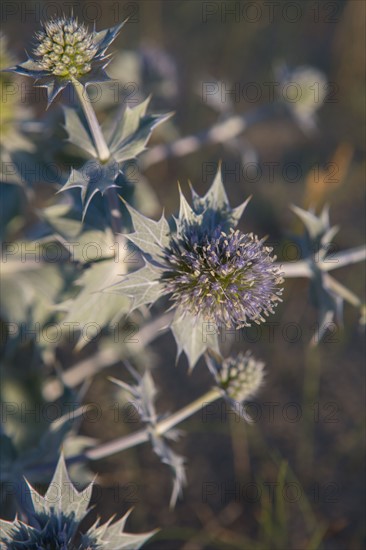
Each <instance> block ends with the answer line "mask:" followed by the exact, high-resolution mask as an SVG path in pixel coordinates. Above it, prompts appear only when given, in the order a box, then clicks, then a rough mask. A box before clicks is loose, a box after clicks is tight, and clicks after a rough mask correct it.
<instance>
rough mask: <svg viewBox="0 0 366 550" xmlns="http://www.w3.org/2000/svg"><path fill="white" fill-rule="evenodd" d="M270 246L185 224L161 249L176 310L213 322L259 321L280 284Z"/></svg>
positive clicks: (236, 234)
mask: <svg viewBox="0 0 366 550" xmlns="http://www.w3.org/2000/svg"><path fill="white" fill-rule="evenodd" d="M271 252H272V248H270V247H267V246H265V245H264V243H263V241H261V240H259V239H258V237H256V236H255V235H253V234H252V233H250V234H246V233H242V232H240V231H239V230H234V229H233V228H231V229H229V230H227V231H223V230H222V229H221V228H220V227H217V228H216V229H215V230H213V231H212V232H207V233H205V232H203V231H202V227H199V226H196V225H191V226H190V225H187V226H186V229H185V230H184V231H183V232H180V235H179V236H176V237H172V239H171V242H170V246H169V247H168V248H167V249H165V250H164V263H165V265H166V266H167V267H168V269H167V270H166V271H165V272H164V275H163V280H164V282H165V285H166V286H165V288H166V291H167V292H169V293H171V300H172V301H173V302H174V304H175V306H176V307H177V308H178V309H179V310H180V312H181V313H183V314H184V313H185V312H189V313H190V314H192V315H194V316H197V315H200V316H202V317H203V318H204V319H205V320H207V321H211V322H214V323H215V324H216V325H218V326H226V327H235V328H240V327H243V326H249V325H250V324H251V323H253V322H255V323H258V324H259V323H261V322H263V321H265V318H266V317H267V316H268V315H269V314H270V313H273V312H274V308H275V306H276V305H277V303H278V302H279V301H280V296H281V293H282V289H281V288H280V286H279V285H281V283H282V282H283V279H282V277H281V274H280V271H279V268H278V267H277V266H276V265H275V264H274V260H275V259H276V258H275V256H273V255H271Z"/></svg>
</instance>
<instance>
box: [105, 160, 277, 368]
mask: <svg viewBox="0 0 366 550" xmlns="http://www.w3.org/2000/svg"><path fill="white" fill-rule="evenodd" d="M192 202H193V206H192V207H190V206H189V204H188V202H187V201H186V199H185V197H184V196H183V194H182V192H181V191H180V209H179V215H178V217H177V218H175V219H174V222H175V229H174V230H173V231H171V230H170V228H169V224H168V222H167V220H166V219H165V217H164V215H163V216H162V217H161V218H160V220H159V221H158V222H155V221H153V220H150V219H148V218H145V217H144V216H142V215H141V214H139V213H138V212H137V211H136V210H134V209H133V208H131V207H130V206H128V205H126V206H127V208H128V211H129V213H130V215H131V218H132V223H133V225H134V228H135V232H134V233H132V234H130V235H128V239H129V240H130V241H131V242H132V243H133V244H135V245H136V246H137V247H138V248H139V249H140V250H141V252H142V254H143V255H144V260H145V265H144V266H143V267H142V268H141V269H139V270H138V271H136V272H134V273H131V274H129V275H127V276H126V277H124V278H123V280H122V281H121V282H119V283H117V284H116V285H114V286H113V287H112V288H111V291H114V292H117V293H122V294H124V295H126V294H127V295H129V296H131V299H132V305H131V307H132V308H137V307H141V306H142V305H150V304H152V303H154V302H155V301H156V300H158V299H159V298H160V297H161V296H164V295H168V296H169V300H170V303H171V307H172V308H173V309H174V318H173V321H172V324H171V328H172V331H173V334H174V337H175V339H176V342H177V345H178V355H180V353H181V352H182V351H184V352H185V354H186V355H187V358H188V361H189V364H190V367H191V368H192V367H194V365H195V364H196V362H197V360H198V359H199V357H200V356H201V355H202V354H203V353H204V352H205V351H206V350H207V349H208V348H211V349H214V350H216V351H218V341H217V330H214V331H212V330H207V329H208V327H209V326H211V327H212V325H213V326H214V327H215V328H216V329H218V328H222V327H223V328H235V329H240V328H242V327H245V326H250V324H251V323H257V324H260V323H262V322H264V321H265V319H266V317H268V315H269V314H271V313H274V308H275V306H276V305H277V303H278V302H279V301H280V299H281V298H280V296H281V293H282V287H281V284H282V283H283V278H282V276H281V271H280V268H279V267H278V266H277V265H275V264H274V261H275V259H276V258H275V256H273V255H272V248H270V247H267V246H266V245H265V243H264V241H263V240H260V239H258V237H257V236H255V235H253V234H252V233H249V234H247V233H242V232H240V231H239V230H238V229H236V226H237V223H238V221H239V219H240V217H241V215H242V213H243V212H244V210H245V208H246V206H247V204H248V200H246V201H245V202H244V203H243V204H242V205H240V206H238V207H236V208H234V209H232V208H231V206H230V204H229V201H228V198H227V195H226V192H225V189H224V186H223V183H222V179H221V171H220V170H219V172H218V173H217V175H216V178H215V180H214V182H213V184H212V186H211V187H210V189H209V190H208V191H207V193H206V195H205V196H204V197H199V196H198V195H197V194H196V193H195V191H194V190H193V189H192ZM192 327H193V331H192ZM205 330H206V334H205V332H204V331H205ZM209 333H210V336H208V334H209Z"/></svg>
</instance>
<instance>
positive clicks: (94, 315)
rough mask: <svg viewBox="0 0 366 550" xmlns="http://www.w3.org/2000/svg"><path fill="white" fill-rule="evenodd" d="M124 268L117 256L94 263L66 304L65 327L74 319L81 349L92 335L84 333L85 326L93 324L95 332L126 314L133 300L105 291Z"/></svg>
mask: <svg viewBox="0 0 366 550" xmlns="http://www.w3.org/2000/svg"><path fill="white" fill-rule="evenodd" d="M124 269H125V265H124V264H123V263H119V262H118V261H115V259H111V260H105V261H102V262H95V263H93V264H92V265H91V266H90V267H89V268H88V269H86V270H85V271H84V273H83V274H82V276H81V278H80V280H79V281H78V285H79V286H80V288H81V289H80V292H79V293H78V295H77V296H76V297H75V298H74V299H73V300H70V301H68V302H66V303H65V304H64V308H65V309H66V311H67V314H66V317H65V318H64V319H63V321H62V322H63V323H64V326H66V327H67V326H68V325H67V324H65V323H72V324H73V325H71V326H75V327H76V330H77V331H79V332H80V335H79V338H78V341H77V347H78V348H79V349H80V348H82V347H83V346H85V345H86V344H87V343H88V342H89V341H90V339H91V338H92V337H91V336H90V335H89V334H88V335H87V334H84V328H85V327H86V326H89V325H92V326H93V327H94V328H93V330H94V333H95V334H93V336H95V335H96V334H97V333H98V332H100V331H101V330H102V329H103V328H104V327H106V326H108V325H110V324H113V323H114V322H117V320H119V319H121V317H123V316H124V315H127V313H128V311H129V307H130V305H129V304H130V300H129V298H128V297H127V296H126V295H121V296H113V295H108V294H106V293H104V292H102V290H103V289H104V287H105V285H108V284H112V283H113V282H114V281H115V280H116V278H117V275H118V274H120V273H121V272H122V273H123V271H124ZM71 343H73V342H71ZM75 343H76V342H75Z"/></svg>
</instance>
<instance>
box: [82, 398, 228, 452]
mask: <svg viewBox="0 0 366 550" xmlns="http://www.w3.org/2000/svg"><path fill="white" fill-rule="evenodd" d="M220 397H221V392H220V390H219V389H218V388H213V389H211V390H210V391H208V392H207V393H205V394H204V395H202V396H201V397H199V398H198V399H196V400H195V401H192V403H189V405H187V406H186V407H183V408H182V409H180V410H179V411H177V412H176V413H174V414H172V415H171V416H169V417H168V418H164V420H161V421H160V422H158V423H157V424H156V426H155V427H154V428H152V429H153V430H154V432H155V433H156V435H159V436H161V435H164V434H165V433H166V432H167V431H169V430H170V429H171V428H174V426H176V425H177V424H179V423H180V422H183V420H185V419H186V418H188V417H189V416H192V414H194V413H196V412H197V411H199V410H200V409H202V407H204V406H206V405H208V404H209V403H212V402H213V401H216V400H217V399H219V398H220ZM149 437H150V429H149V428H145V429H143V430H140V431H139V432H136V433H133V434H131V435H128V436H126V437H121V438H119V439H115V440H114V441H110V442H109V443H104V444H102V445H98V446H97V447H94V448H93V449H90V450H87V451H86V452H85V456H86V457H87V458H88V459H89V460H99V459H101V458H105V457H107V456H110V455H112V454H115V453H119V452H120V451H124V450H126V449H129V448H130V447H135V446H136V445H139V444H141V443H144V442H146V441H148V440H149Z"/></svg>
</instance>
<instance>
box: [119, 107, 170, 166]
mask: <svg viewBox="0 0 366 550" xmlns="http://www.w3.org/2000/svg"><path fill="white" fill-rule="evenodd" d="M148 102H149V98H148V99H147V100H146V101H144V102H143V103H141V104H140V105H137V106H136V107H134V108H132V109H131V108H130V107H128V106H127V107H126V110H125V112H124V114H123V116H122V118H121V120H120V121H118V122H117V123H116V126H115V129H114V132H113V134H112V136H111V138H110V141H109V144H108V145H109V148H110V151H111V154H112V156H113V157H114V158H115V160H116V161H117V162H124V161H126V160H130V159H132V158H135V157H137V156H138V155H139V154H140V153H142V152H143V151H144V150H145V149H146V144H147V142H148V140H149V138H150V136H151V133H152V131H153V129H154V128H155V127H156V126H158V125H159V124H161V123H163V122H164V121H165V120H167V119H168V118H169V117H170V116H171V114H168V115H146V109H147V106H148Z"/></svg>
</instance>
